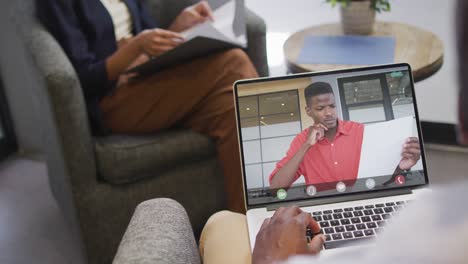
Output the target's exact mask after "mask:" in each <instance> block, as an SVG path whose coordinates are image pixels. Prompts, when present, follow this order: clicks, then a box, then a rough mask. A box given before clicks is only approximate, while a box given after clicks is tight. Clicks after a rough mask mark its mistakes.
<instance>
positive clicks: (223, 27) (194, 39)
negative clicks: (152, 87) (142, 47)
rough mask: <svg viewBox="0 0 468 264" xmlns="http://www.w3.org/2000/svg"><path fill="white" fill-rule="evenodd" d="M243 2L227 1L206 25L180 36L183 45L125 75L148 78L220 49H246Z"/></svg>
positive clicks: (239, 0) (214, 12)
mask: <svg viewBox="0 0 468 264" xmlns="http://www.w3.org/2000/svg"><path fill="white" fill-rule="evenodd" d="M244 13H245V12H244V5H243V0H230V1H227V2H226V3H224V4H223V5H221V6H220V7H218V8H216V9H215V10H213V17H214V20H213V21H206V22H204V23H202V24H199V25H197V26H195V27H193V28H191V29H189V30H187V31H184V32H182V33H181V34H182V35H183V36H184V37H185V39H186V40H185V42H184V43H182V44H180V45H179V46H177V47H176V48H174V49H172V50H170V51H168V52H166V53H164V54H162V55H161V56H158V57H155V58H152V59H151V60H150V61H148V62H147V63H144V64H142V65H139V66H137V67H135V68H132V69H130V70H129V71H128V73H139V74H140V75H147V74H151V73H154V72H158V71H161V70H163V69H165V68H167V67H170V66H173V65H176V64H179V63H182V62H185V61H188V60H190V59H194V58H196V57H200V56H203V55H206V54H208V53H212V52H216V51H219V50H223V49H228V48H233V47H239V48H245V47H246V46H247V38H246V29H245V19H244Z"/></svg>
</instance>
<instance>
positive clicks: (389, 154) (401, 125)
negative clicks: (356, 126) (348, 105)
mask: <svg viewBox="0 0 468 264" xmlns="http://www.w3.org/2000/svg"><path fill="white" fill-rule="evenodd" d="M414 122H415V120H414V118H413V117H411V116H409V117H403V118H399V119H394V120H391V121H387V122H381V123H376V124H369V125H366V126H365V128H364V137H363V142H362V149H361V160H360V163H359V172H358V178H369V177H376V176H383V175H391V174H393V172H394V171H395V168H396V166H397V165H398V163H399V162H400V160H401V151H402V149H403V144H404V143H405V140H406V139H407V138H408V137H411V136H414V133H413V127H414ZM418 167H419V166H418Z"/></svg>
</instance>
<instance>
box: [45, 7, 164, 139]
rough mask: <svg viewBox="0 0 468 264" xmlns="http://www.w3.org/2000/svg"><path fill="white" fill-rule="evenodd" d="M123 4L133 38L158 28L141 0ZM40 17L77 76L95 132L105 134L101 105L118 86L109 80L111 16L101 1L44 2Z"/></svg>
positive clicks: (114, 47) (113, 45)
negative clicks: (66, 56) (107, 95)
mask: <svg viewBox="0 0 468 264" xmlns="http://www.w3.org/2000/svg"><path fill="white" fill-rule="evenodd" d="M39 2H40V3H39ZM124 2H125V3H126V4H127V6H128V9H129V11H130V14H131V17H132V19H133V34H134V35H136V34H138V33H139V32H140V31H142V30H145V29H149V28H154V27H156V26H157V25H156V22H155V21H154V19H153V18H152V17H151V15H150V14H149V13H148V12H147V10H146V9H145V7H144V6H143V4H142V1H141V0H124ZM37 15H38V17H39V19H40V21H41V22H42V23H43V24H44V26H45V27H46V28H47V29H48V30H49V31H50V33H51V34H52V35H53V36H54V37H55V39H56V40H57V41H58V42H59V44H60V45H61V46H62V48H63V50H64V51H65V53H66V54H67V55H68V58H69V59H70V61H71V63H72V64H73V66H74V68H75V70H76V72H77V74H78V77H79V79H80V82H81V87H83V92H84V96H85V100H86V104H87V107H88V114H89V117H90V121H91V125H92V128H93V132H94V133H97V134H102V133H105V132H106V131H107V130H106V128H105V127H104V126H103V122H102V118H101V112H100V109H99V101H100V100H101V99H102V98H103V97H104V96H105V95H106V94H108V93H109V91H111V90H112V89H113V88H114V86H115V82H112V81H109V80H108V78H107V72H106V65H105V62H106V58H107V57H109V56H110V55H112V54H113V53H114V52H115V51H116V50H117V43H116V39H115V32H114V25H113V22H112V18H111V16H110V14H109V13H108V11H107V9H106V8H105V7H104V5H103V4H102V3H101V1H100V0H41V1H38V4H37Z"/></svg>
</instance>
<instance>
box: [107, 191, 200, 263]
mask: <svg viewBox="0 0 468 264" xmlns="http://www.w3.org/2000/svg"><path fill="white" fill-rule="evenodd" d="M113 263H114V264H124V263H125V264H136V263H138V264H141V263H194V264H199V263H200V255H199V253H198V249H197V244H196V242H195V238H194V236H193V231H192V227H191V225H190V221H189V218H188V216H187V213H186V212H185V209H184V208H183V207H182V206H181V205H180V204H179V203H177V202H176V201H174V200H171V199H166V198H158V199H153V200H148V201H145V202H143V203H141V204H140V205H138V207H137V208H136V209H135V213H134V214H133V217H132V219H131V220H130V224H129V225H128V227H127V230H126V231H125V234H124V236H123V238H122V241H121V242H120V245H119V248H118V250H117V254H116V255H115V258H114V261H113Z"/></svg>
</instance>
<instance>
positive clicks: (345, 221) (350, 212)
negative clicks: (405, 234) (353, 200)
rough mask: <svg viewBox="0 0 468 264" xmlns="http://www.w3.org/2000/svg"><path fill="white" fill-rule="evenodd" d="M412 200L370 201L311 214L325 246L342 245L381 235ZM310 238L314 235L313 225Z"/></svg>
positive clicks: (308, 235)
mask: <svg viewBox="0 0 468 264" xmlns="http://www.w3.org/2000/svg"><path fill="white" fill-rule="evenodd" d="M408 202H409V201H398V202H389V203H377V204H369V205H365V206H356V207H346V208H341V209H334V210H324V211H315V212H313V213H312V217H313V218H314V219H315V221H317V222H318V223H319V225H320V227H321V228H322V230H321V233H323V234H324V235H325V238H326V240H325V245H324V247H325V249H332V248H339V247H343V246H348V245H350V244H353V242H361V241H364V240H368V239H372V238H375V237H376V236H378V234H379V233H380V232H381V231H382V228H383V227H384V226H385V224H386V223H387V221H389V220H390V219H391V218H392V216H394V215H395V214H396V213H397V212H398V211H399V210H401V209H402V208H403V207H404V206H405V205H406V204H407V203H408ZM306 236H307V239H308V240H310V238H311V237H312V236H313V234H312V232H311V230H310V229H308V230H307V232H306Z"/></svg>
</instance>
